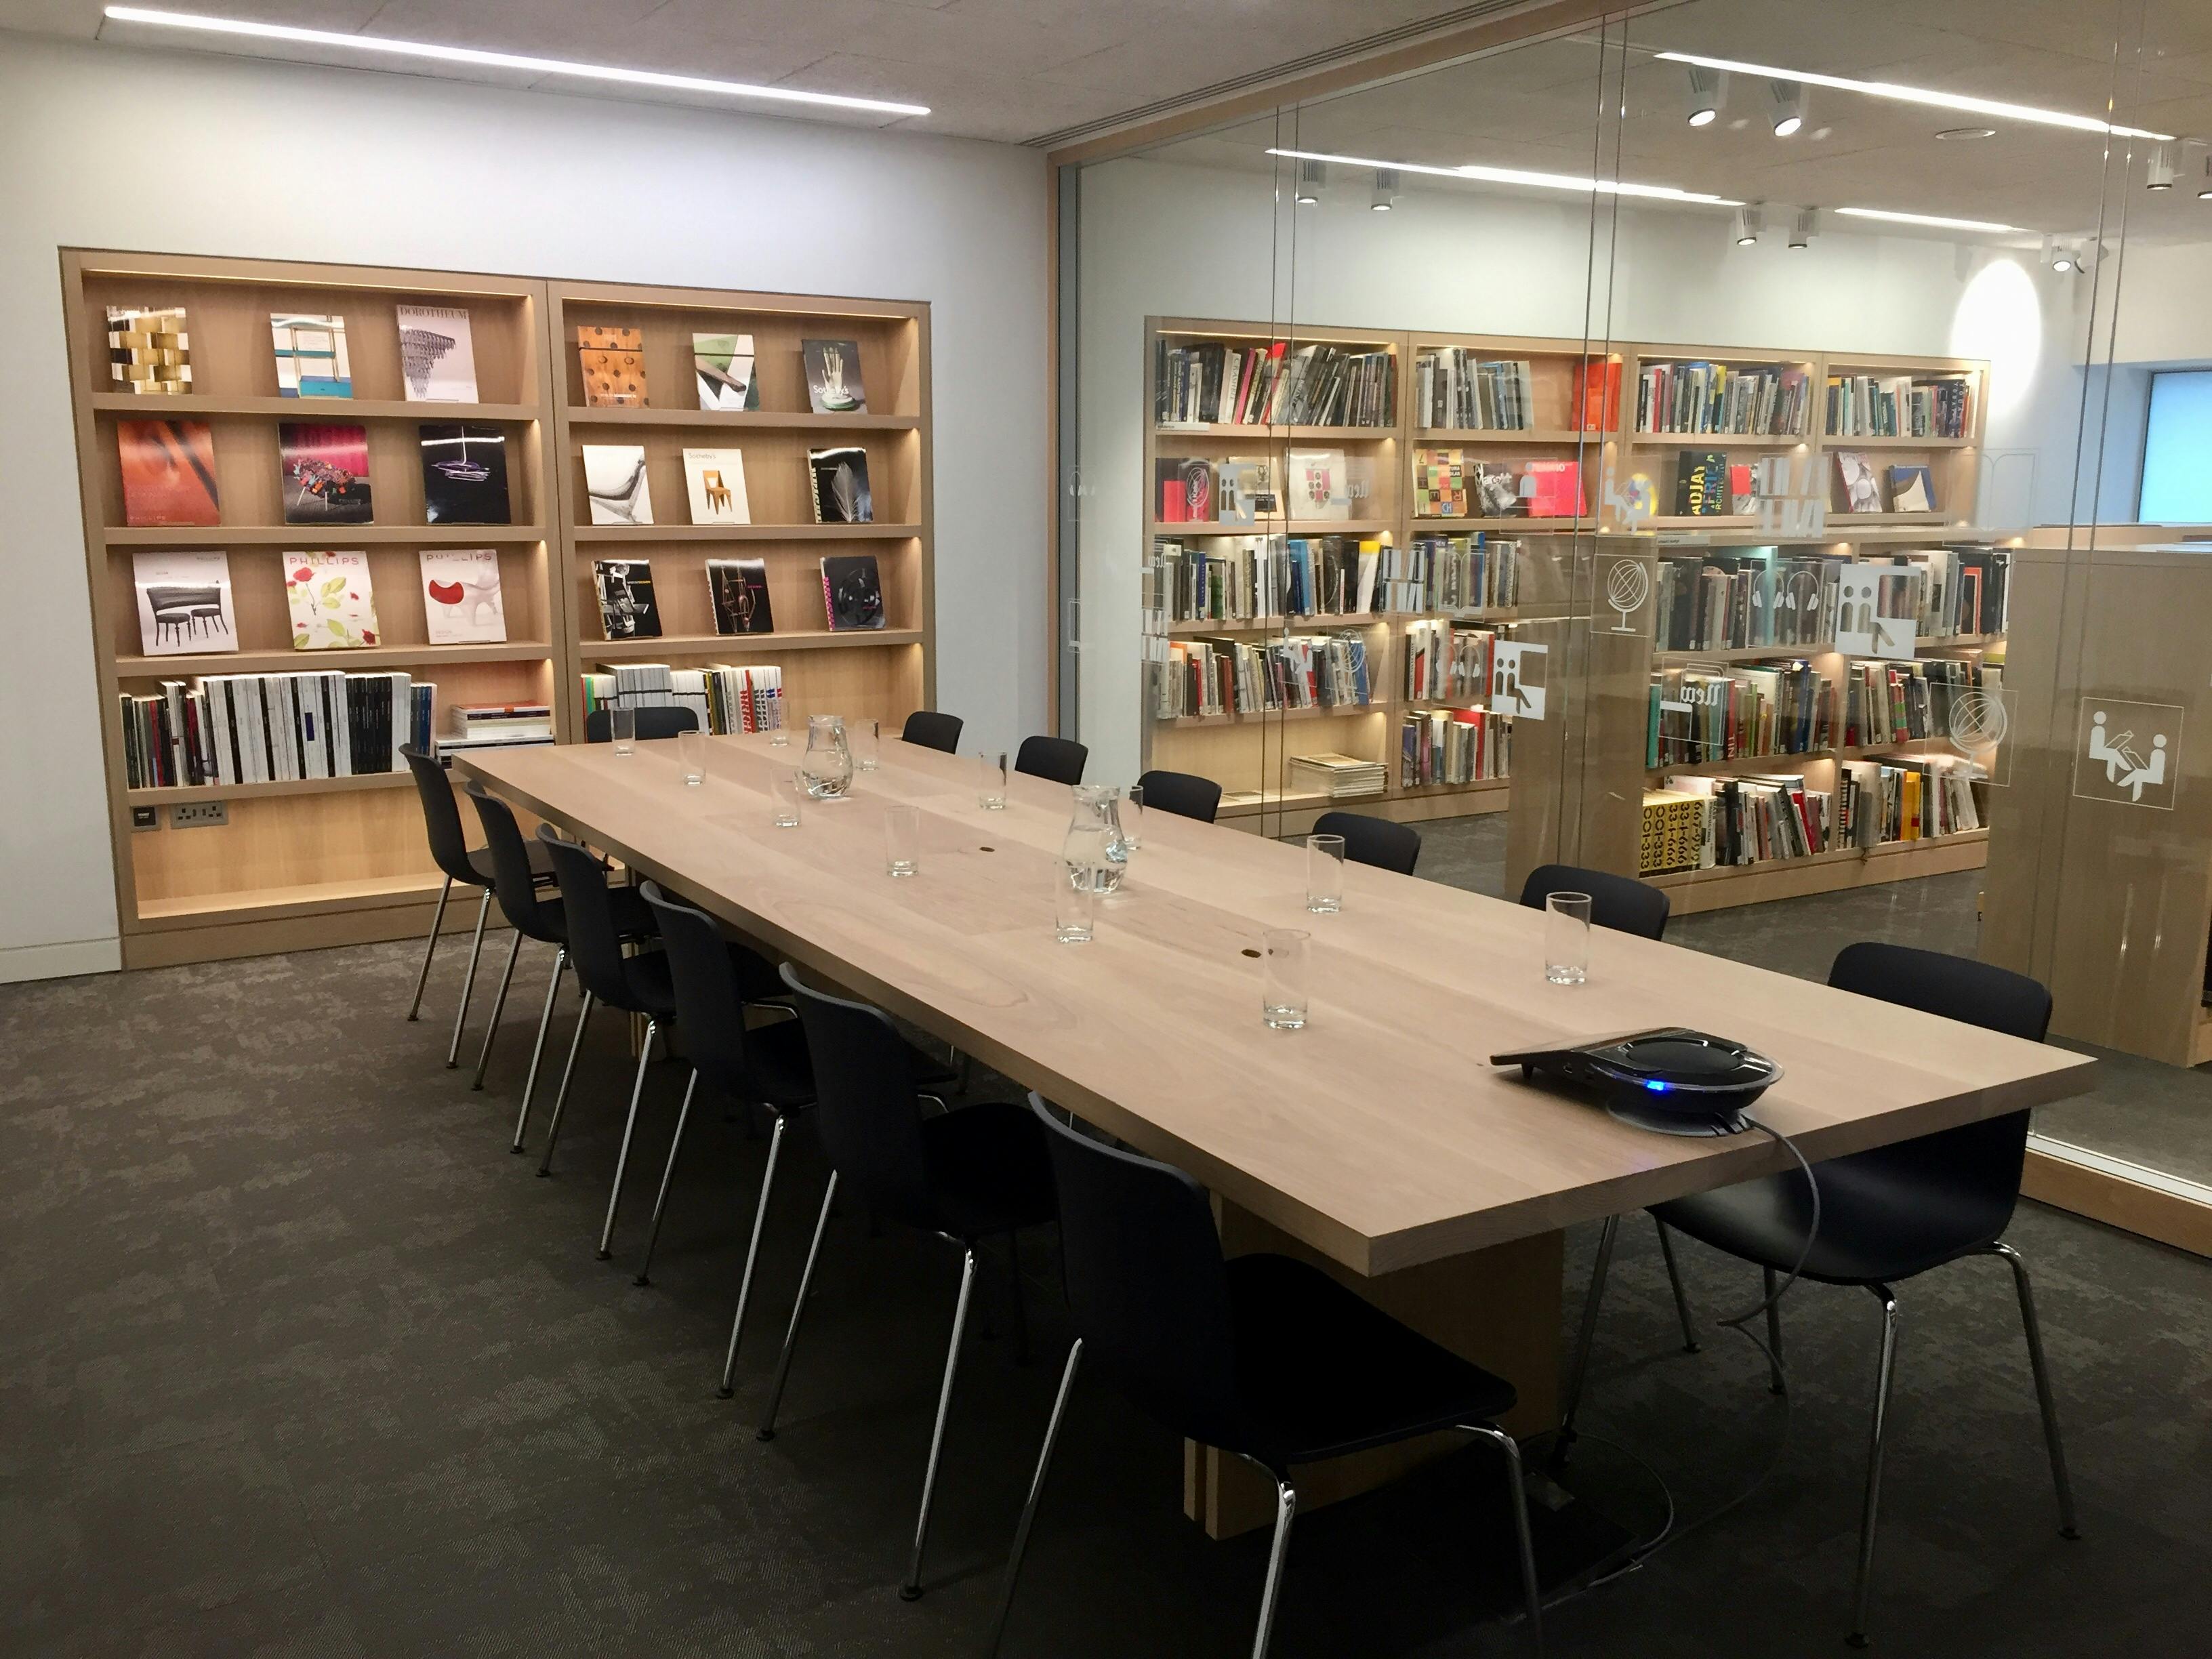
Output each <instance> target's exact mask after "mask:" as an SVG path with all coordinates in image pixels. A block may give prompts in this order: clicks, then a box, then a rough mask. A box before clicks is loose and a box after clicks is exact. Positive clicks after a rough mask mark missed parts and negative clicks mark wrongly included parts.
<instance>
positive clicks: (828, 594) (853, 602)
mask: <svg viewBox="0 0 2212 1659" xmlns="http://www.w3.org/2000/svg"><path fill="white" fill-rule="evenodd" d="M822 610H823V615H824V616H826V617H828V618H829V627H830V630H831V631H832V632H833V633H839V634H842V633H845V632H848V630H851V629H862V628H881V627H883V626H884V582H883V576H882V574H881V573H880V572H879V571H878V570H877V568H876V556H875V555H874V554H872V553H837V554H832V555H830V556H829V557H827V558H825V559H823V561H822Z"/></svg>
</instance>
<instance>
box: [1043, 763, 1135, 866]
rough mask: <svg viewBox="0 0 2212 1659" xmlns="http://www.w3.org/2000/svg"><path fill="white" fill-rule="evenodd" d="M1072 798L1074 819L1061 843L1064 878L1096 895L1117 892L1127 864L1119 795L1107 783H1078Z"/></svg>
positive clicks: (1118, 792) (1116, 790) (1115, 789)
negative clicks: (1064, 869) (1065, 865)
mask: <svg viewBox="0 0 2212 1659" xmlns="http://www.w3.org/2000/svg"><path fill="white" fill-rule="evenodd" d="M1074 795H1075V816H1074V817H1073V818H1072V819H1071V820H1070V821H1069V823H1068V826H1067V839H1066V841H1065V842H1062V843H1061V844H1060V856H1061V857H1062V858H1064V859H1065V860H1066V861H1067V878H1068V879H1069V880H1070V881H1072V882H1073V883H1075V884H1077V885H1078V886H1088V887H1090V888H1091V889H1092V890H1094V891H1097V892H1100V893H1111V892H1115V891H1118V890H1120V888H1121V873H1122V871H1123V869H1124V868H1125V866H1127V864H1128V861H1129V849H1128V846H1127V843H1126V842H1124V841H1123V840H1122V838H1121V790H1120V789H1119V788H1117V787H1114V786H1113V785H1110V784H1103V783H1079V784H1077V785H1076V786H1075V788H1074Z"/></svg>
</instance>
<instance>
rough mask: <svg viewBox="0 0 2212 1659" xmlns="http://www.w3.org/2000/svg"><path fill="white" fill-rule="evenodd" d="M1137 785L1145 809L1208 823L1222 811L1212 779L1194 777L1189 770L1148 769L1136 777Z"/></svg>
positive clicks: (1218, 787) (1216, 785)
mask: <svg viewBox="0 0 2212 1659" xmlns="http://www.w3.org/2000/svg"><path fill="white" fill-rule="evenodd" d="M1137 787H1139V789H1141V790H1143V791H1144V792H1145V810H1146V811H1158V812H1172V813H1174V814H1175V815H1176V817H1179V818H1196V819H1197V820H1198V821H1199V822H1200V823H1212V822H1213V815H1214V814H1215V813H1216V812H1218V811H1220V810H1221V786H1220V785H1219V784H1218V783H1216V782H1215V781H1213V780H1212V778H1200V777H1193V776H1192V775H1190V774H1189V773H1188V772H1147V773H1146V774H1145V775H1144V776H1142V777H1141V778H1139V779H1138V780H1137Z"/></svg>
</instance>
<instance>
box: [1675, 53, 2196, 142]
mask: <svg viewBox="0 0 2212 1659" xmlns="http://www.w3.org/2000/svg"><path fill="white" fill-rule="evenodd" d="M1655 56H1656V57H1658V58H1660V59H1662V61H1664V62H1666V63H1669V64H1697V65H1698V66H1699V67H1700V68H1702V69H1713V70H1726V71H1727V72H1728V73H1729V74H1732V75H1757V76H1765V78H1766V79H1768V80H1770V81H1800V82H1804V83H1805V84H1806V85H1807V86H1814V87H1834V88H1837V89H1838V90H1839V91H1842V92H1858V93H1864V94H1866V95H1867V96H1868V97H1869V98H1888V99H1893V100H1896V101H1897V102H1899V103H1901V104H1925V105H1927V106H1929V107H1931V108H1935V109H1957V110H1965V111H1966V112H1969V113H1971V114H1974V115H1988V116H1994V117H1996V118H1998V119H2000V120H2007V121H2030V122H2033V123H2034V124H2036V125H2039V126H2046V127H2072V128H2073V129H2074V130H2075V131H2077V132H2111V133H2117V134H2118V135H2119V136H2120V137H2123V138H2156V139H2159V140H2161V141H2163V142H2165V143H2172V140H2173V135H2172V133H2170V132H2146V131H2143V130H2142V128H2141V127H2122V126H2114V125H2111V124H2109V123H2107V122H2105V121H2102V120H2100V119H2099V118H2097V117H2095V116H2093V115H2069V114H2068V113H2067V112H2065V111H2063V110H2056V109H2038V108H2036V107H2035V106H2033V105H2032V104H2006V103H2000V102H1998V101H1997V100H1996V99H1993V98H1969V97H1966V95H1964V94H1960V93H1955V92H1934V91H1931V90H1929V88H1926V87H1904V86H1899V85H1898V84H1897V82H1894V81H1854V80H1852V79H1851V78H1850V76H1844V75H1808V73H1806V72H1805V71H1804V70H1793V69H1776V68H1775V67H1773V66H1772V65H1771V64H1740V63H1737V62H1736V61H1735V59H1734V58H1702V57H1699V55H1698V54H1696V53H1695V52H1658V53H1656V54H1655Z"/></svg>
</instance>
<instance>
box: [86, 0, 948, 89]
mask: <svg viewBox="0 0 2212 1659" xmlns="http://www.w3.org/2000/svg"><path fill="white" fill-rule="evenodd" d="M106 15H108V16H109V17H112V18H113V19H114V20H115V21H117V22H118V23H153V24H158V25H160V26H161V27H164V28H173V29H192V30H197V31H198V32H199V33H205V34H235V35H242V36H245V37H246V38H247V39H249V40H283V41H288V42H290V43H291V44H293V45H295V46H336V47H338V48H341V49H343V50H344V51H348V52H379V53H381V54H383V55H384V56H386V57H388V58H430V59H433V60H435V61H436V62H438V63H443V64H468V65H470V66H471V68H475V69H506V70H526V71H528V72H529V73H532V74H534V75H563V76H569V77H571V78H573V79H575V80H579V81H613V82H619V83H621V84H623V85H624V86H633V87H656V88H660V89H661V90H663V91H667V92H710V93H719V94H721V95H722V96H724V97H727V98H763V99H767V100H771V101H773V102H776V103H783V104H812V105H818V106H825V107H827V108H830V109H860V110H872V111H875V112H878V113H881V114H884V115H927V114H928V113H929V106H928V105H927V104H897V103H892V102H890V100H886V99H882V98H853V97H848V96H847V95H846V94H843V93H836V92H802V91H800V90H799V88H795V87H763V86H755V85H752V84H750V83H749V82H744V81H714V80H709V79H708V78H707V77H706V76H699V75H664V74H661V73H660V72H659V70H631V69H615V68H612V67H611V66H609V65H607V64H578V63H571V62H569V61H568V60H567V59H565V58H526V57H524V56H521V55H520V54H519V53H516V52H480V51H478V50H477V49H476V48H475V47H473V46H432V45H429V44H428V43H427V42H424V41H419V40H391V39H389V38H387V37H386V36H383V35H376V34H346V33H339V32H337V31H336V30H332V29H301V28H294V27H290V26H289V25H288V24H283V23H257V22H249V21H246V20H245V19H243V18H237V17H206V16H202V15H199V14H197V13H196V12H188V11H154V10H150V9H148V8H146V7H143V6H109V7H108V8H106Z"/></svg>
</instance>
